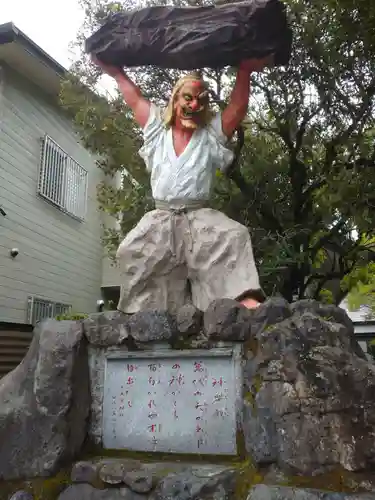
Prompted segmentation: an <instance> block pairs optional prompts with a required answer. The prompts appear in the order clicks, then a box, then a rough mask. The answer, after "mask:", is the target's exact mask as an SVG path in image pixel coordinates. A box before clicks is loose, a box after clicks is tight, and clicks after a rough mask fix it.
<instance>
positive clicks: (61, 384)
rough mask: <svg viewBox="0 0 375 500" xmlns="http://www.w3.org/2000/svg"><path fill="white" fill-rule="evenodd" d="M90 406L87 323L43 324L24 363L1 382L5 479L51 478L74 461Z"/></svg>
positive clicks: (0, 472) (0, 469) (1, 472)
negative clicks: (49, 476)
mask: <svg viewBox="0 0 375 500" xmlns="http://www.w3.org/2000/svg"><path fill="white" fill-rule="evenodd" d="M89 407H90V393H89V373H88V359H87V348H86V339H85V338H84V336H83V330H82V324H81V323H80V322H76V321H54V320H48V321H45V322H43V323H42V324H40V325H39V326H38V327H37V328H35V330H34V337H33V341H32V344H31V347H30V349H29V351H28V353H27V355H26V357H25V358H24V360H23V361H22V363H21V364H20V365H19V366H18V367H17V368H16V369H15V370H13V371H12V372H10V373H9V374H8V375H7V376H5V377H4V378H3V379H1V381H0V479H2V480H7V479H18V478H30V477H35V476H47V475H50V474H53V473H54V472H55V471H56V470H57V469H58V468H59V467H60V465H61V464H63V463H65V462H67V461H69V460H73V459H74V457H75V456H76V455H77V454H78V453H79V452H80V451H81V448H82V444H83V442H84V439H85V437H86V431H87V419H88V416H89Z"/></svg>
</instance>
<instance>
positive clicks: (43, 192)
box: [38, 135, 87, 220]
mask: <svg viewBox="0 0 375 500" xmlns="http://www.w3.org/2000/svg"><path fill="white" fill-rule="evenodd" d="M38 194H39V195H40V196H42V197H43V198H44V199H46V200H47V201H49V202H50V203H53V204H54V205H56V206H57V207H58V208H59V209H60V210H62V211H63V212H66V213H67V214H69V215H71V216H72V217H76V218H77V219H79V220H83V219H84V218H85V214H86V198H87V171H86V170H85V169H84V168H83V167H81V165H79V164H78V163H77V162H76V161H75V160H73V158H71V157H70V156H69V155H68V154H67V153H66V152H65V151H64V150H63V149H62V148H61V147H60V146H59V145H58V144H57V143H56V142H55V141H54V140H53V139H51V137H49V136H48V135H46V136H45V138H44V140H43V147H42V157H41V167H40V174H39V184H38Z"/></svg>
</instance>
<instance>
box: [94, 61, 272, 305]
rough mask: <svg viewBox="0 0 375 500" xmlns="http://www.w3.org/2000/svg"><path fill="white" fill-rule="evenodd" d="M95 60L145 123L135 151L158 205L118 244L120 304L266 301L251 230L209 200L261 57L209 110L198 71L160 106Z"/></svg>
mask: <svg viewBox="0 0 375 500" xmlns="http://www.w3.org/2000/svg"><path fill="white" fill-rule="evenodd" d="M96 62H97V64H98V65H99V66H100V67H101V68H102V70H103V71H104V72H105V73H107V74H108V75H110V76H112V77H113V78H114V79H115V80H116V82H117V84H118V87H119V89H120V91H121V92H122V95H123V97H124V100H125V102H126V103H127V105H128V106H129V107H130V108H131V109H132V111H133V113H134V117H135V120H136V122H137V123H138V124H139V126H140V127H141V128H142V130H143V137H144V144H143V146H142V148H141V149H140V151H139V154H140V155H141V157H142V158H143V160H144V161H145V164H146V167H147V169H148V171H149V172H150V174H151V186H152V194H153V198H154V200H155V210H152V211H151V212H148V213H147V214H146V215H145V216H144V217H143V218H142V219H141V221H140V222H139V223H138V225H137V226H136V227H135V228H134V229H133V230H131V231H130V232H129V233H128V234H127V235H126V237H125V239H124V240H123V241H122V243H121V244H120V246H119V248H118V251H117V259H118V263H119V267H120V270H121V295H120V301H119V305H118V309H119V310H120V311H123V312H125V313H135V312H137V311H140V310H142V309H150V308H152V309H164V310H165V309H167V310H169V311H170V312H175V311H176V310H177V309H178V308H179V307H181V306H182V305H184V304H186V303H188V302H190V301H192V302H193V304H194V305H195V306H196V307H197V308H199V309H201V310H203V311H204V310H205V309H207V307H208V305H209V304H210V303H211V302H212V301H213V300H215V299H218V298H232V299H236V300H238V301H240V302H241V303H242V304H244V305H245V306H246V307H248V308H254V307H257V306H258V305H259V303H260V302H262V301H263V300H264V298H265V297H264V294H263V292H262V290H261V288H260V285H259V277H258V272H257V269H256V266H255V262H254V256H253V250H252V245H251V239H250V235H249V231H248V229H247V228H246V227H244V226H242V225H241V224H239V223H238V222H235V221H234V220H231V219H230V218H228V217H227V216H226V215H224V214H222V213H221V212H218V211H217V210H213V209H212V208H209V199H210V194H211V188H212V184H213V179H214V176H215V172H216V170H217V169H219V170H221V171H222V172H225V171H226V169H227V168H228V167H229V165H230V164H231V163H232V161H233V156H234V155H233V152H232V151H231V150H230V149H229V148H228V147H227V143H228V141H229V139H230V138H231V137H232V135H233V134H234V132H235V130H236V128H237V127H238V126H239V125H240V123H241V122H242V120H243V119H244V117H245V116H246V112H247V107H248V101H249V95H250V75H251V73H252V72H253V71H260V70H262V69H263V68H264V67H265V65H266V64H267V62H268V61H267V60H249V61H244V62H243V63H242V64H241V65H240V66H239V69H238V71H237V77H236V83H235V86H234V88H233V91H232V94H231V97H230V100H229V104H228V105H227V107H226V108H225V109H224V111H223V112H221V113H212V112H211V110H210V106H209V93H208V87H207V85H206V83H205V82H204V81H203V80H202V79H201V77H200V76H199V75H198V74H190V75H187V76H184V77H183V78H181V79H180V80H179V81H178V82H177V84H176V85H175V87H174V89H173V92H172V96H171V98H170V101H169V104H168V106H167V108H166V109H165V110H164V111H162V110H160V109H159V108H158V107H157V106H155V105H154V104H152V103H150V102H149V101H148V100H146V99H145V98H144V97H143V96H142V94H141V91H140V89H139V88H138V87H137V86H136V85H135V84H134V83H133V82H132V81H131V80H130V79H129V78H128V77H127V76H126V74H125V73H124V71H123V70H122V69H119V68H115V67H109V66H106V65H104V64H102V63H100V62H99V61H96Z"/></svg>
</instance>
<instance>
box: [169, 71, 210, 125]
mask: <svg viewBox="0 0 375 500" xmlns="http://www.w3.org/2000/svg"><path fill="white" fill-rule="evenodd" d="M174 107H175V118H176V121H175V123H176V125H180V126H181V127H182V128H188V129H196V128H198V127H200V126H204V125H205V118H206V116H207V113H206V112H207V108H208V91H207V90H206V88H205V86H204V84H203V82H201V81H199V80H191V81H187V82H185V83H184V84H183V86H182V87H181V89H180V90H179V92H178V94H177V96H176V100H175V106H174Z"/></svg>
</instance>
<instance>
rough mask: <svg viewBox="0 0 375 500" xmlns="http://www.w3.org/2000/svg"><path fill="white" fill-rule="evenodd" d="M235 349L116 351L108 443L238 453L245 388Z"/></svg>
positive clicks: (108, 395) (106, 405) (106, 409)
mask: <svg viewBox="0 0 375 500" xmlns="http://www.w3.org/2000/svg"><path fill="white" fill-rule="evenodd" d="M237 352H238V351H236V350H234V349H215V350H204V351H202V350H200V351H171V350H169V351H167V350H165V351H154V352H152V353H150V352H147V351H146V352H144V353H121V354H117V355H116V354H114V353H111V354H110V355H108V356H107V360H106V369H105V383H104V400H103V446H104V447H105V448H107V449H128V450H135V451H154V452H170V453H199V454H226V455H235V454H236V453H237V444H236V431H237V412H238V406H237V405H238V401H239V399H240V398H239V394H240V392H239V391H241V377H240V364H239V362H240V358H239V356H238V355H237Z"/></svg>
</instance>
